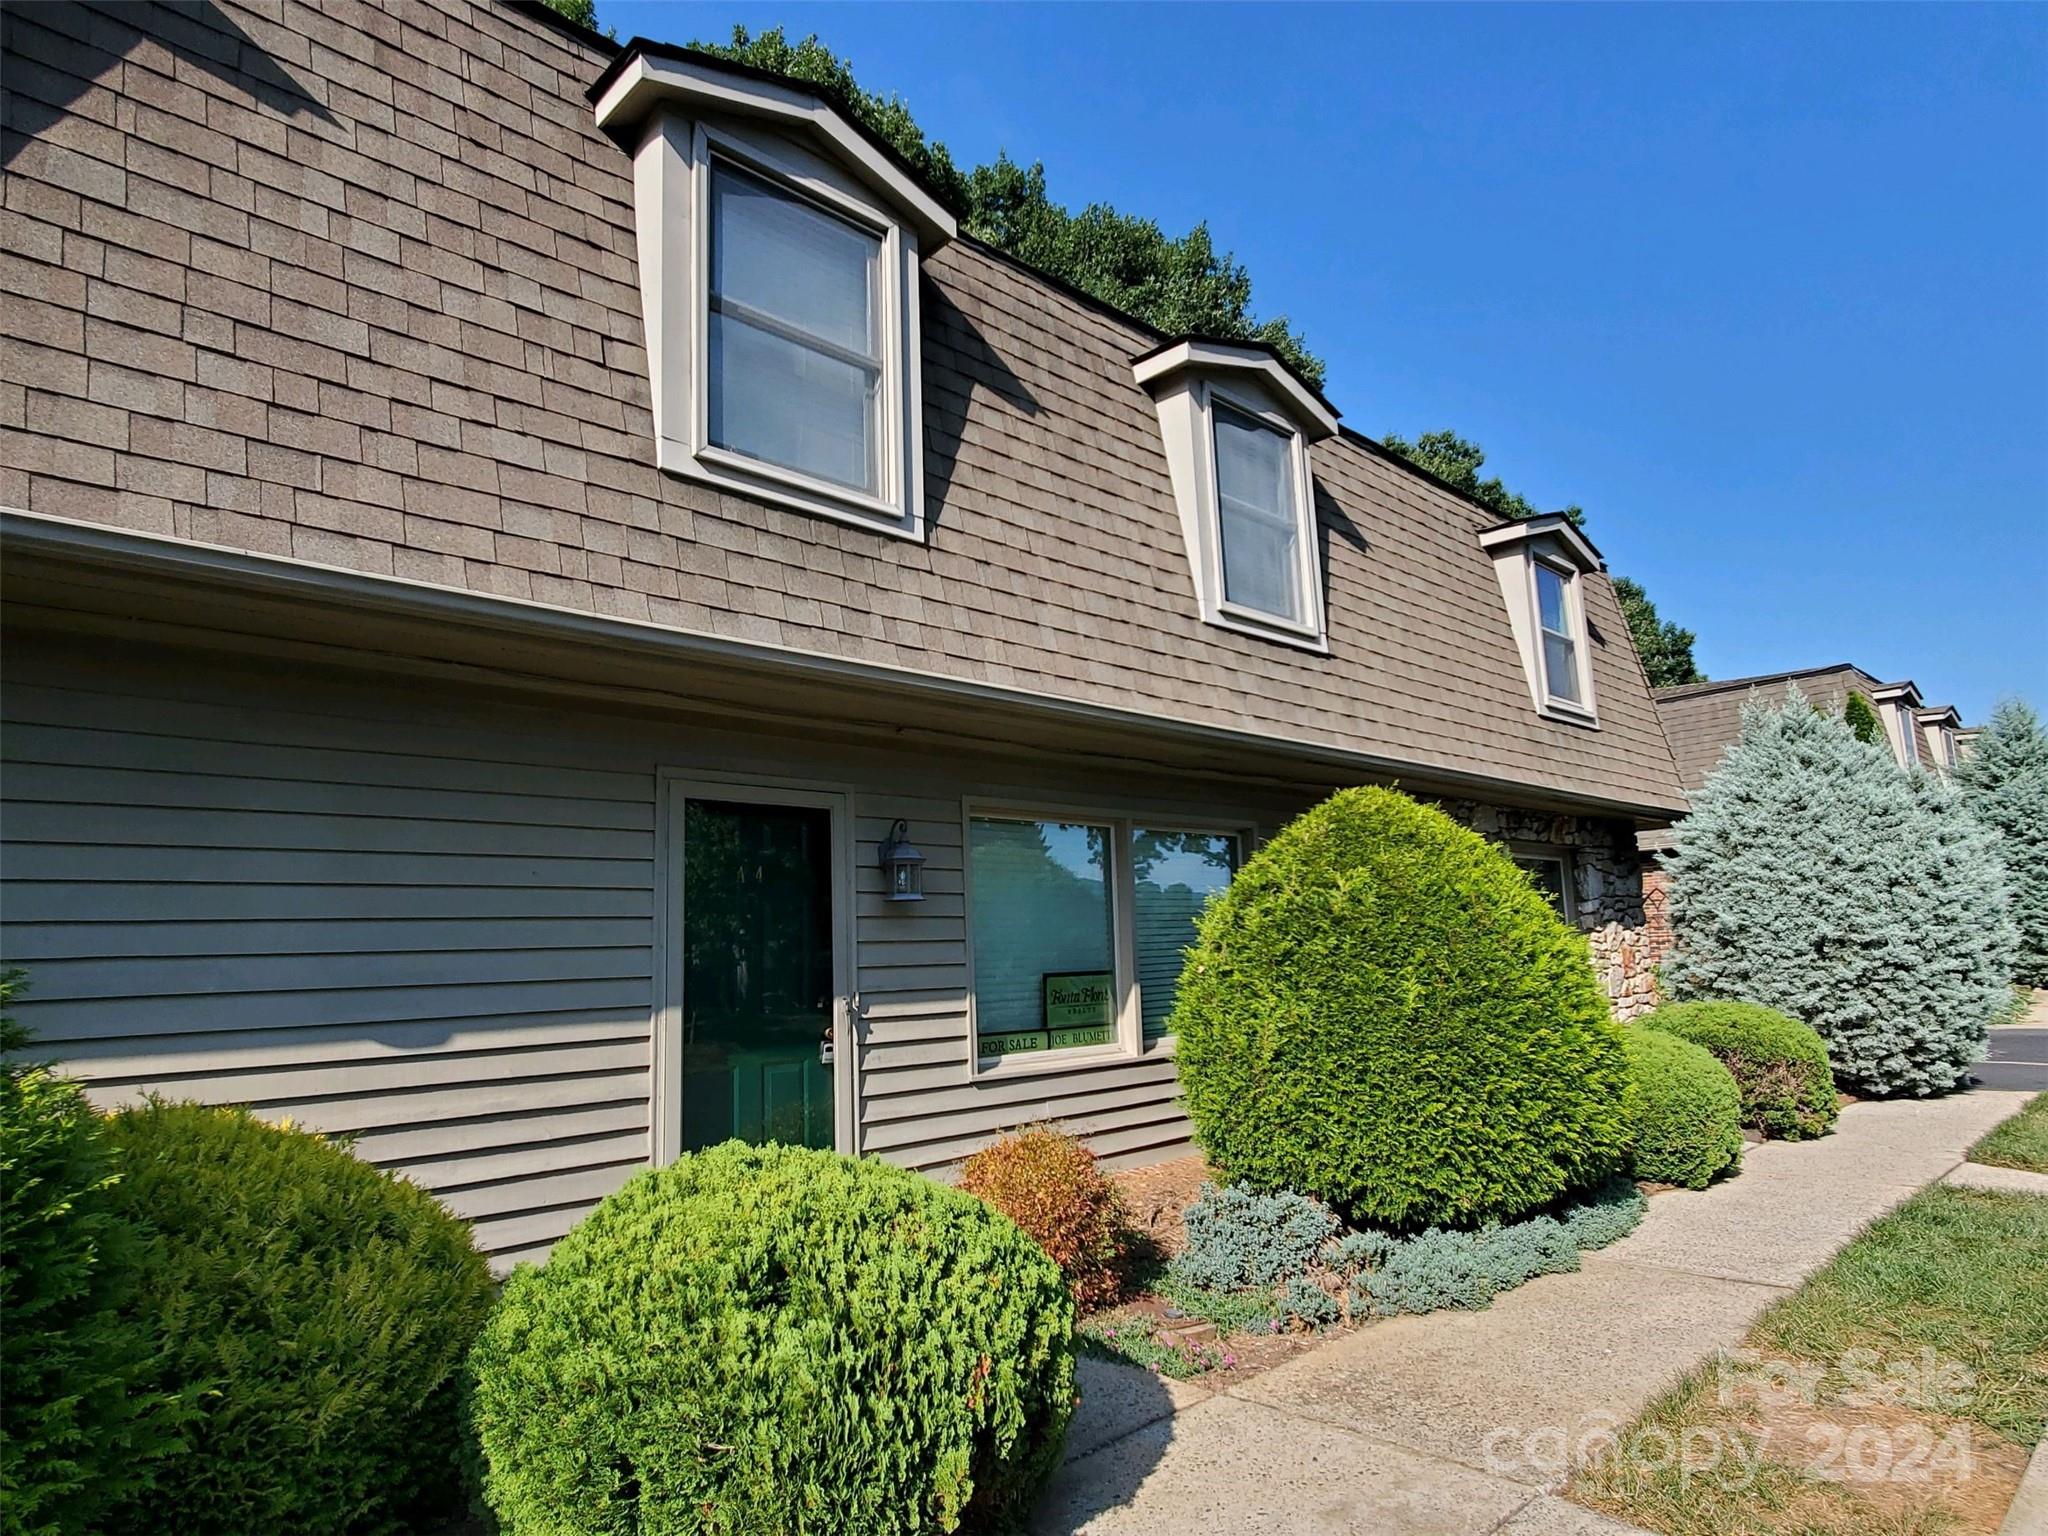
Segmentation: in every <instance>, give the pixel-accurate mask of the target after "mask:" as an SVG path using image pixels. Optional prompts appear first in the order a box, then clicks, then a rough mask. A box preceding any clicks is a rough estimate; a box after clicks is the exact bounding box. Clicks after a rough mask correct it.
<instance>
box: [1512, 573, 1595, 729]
mask: <svg viewBox="0 0 2048 1536" xmlns="http://www.w3.org/2000/svg"><path fill="white" fill-rule="evenodd" d="M1544 569H1547V570H1549V572H1550V573H1551V574H1552V575H1553V576H1555V577H1557V578H1558V580H1559V582H1560V584H1561V586H1562V588H1563V597H1564V608H1565V614H1564V622H1565V638H1566V639H1567V640H1569V641H1570V642H1571V646H1572V660H1573V661H1575V662H1576V663H1577V664H1578V674H1579V675H1578V684H1579V693H1580V694H1581V696H1582V697H1581V698H1580V699H1568V698H1565V697H1564V696H1563V695H1562V694H1560V693H1558V692H1557V691H1556V690H1555V689H1554V688H1552V687H1551V684H1550V655H1549V652H1548V651H1547V650H1546V649H1545V647H1544V644H1543V637H1544V636H1545V635H1546V634H1550V633H1553V631H1550V630H1546V629H1545V628H1544V627H1543V594H1542V590H1541V588H1540V586H1539V584H1538V576H1537V572H1538V571H1539V570H1544ZM1583 578H1584V573H1583V572H1582V571H1580V570H1579V568H1578V567H1577V566H1575V565H1572V564H1570V563H1569V562H1567V561H1563V560H1555V559H1552V558H1551V557H1550V556H1548V555H1543V554H1532V555H1531V556H1530V557H1529V615H1530V618H1531V620H1532V621H1533V622H1534V624H1535V626H1536V669H1537V672H1538V674H1539V676H1540V678H1541V685H1542V689H1543V704H1544V707H1545V708H1546V709H1547V710H1550V711H1554V712H1556V713H1558V714H1561V715H1567V716H1577V717H1580V718H1583V719H1586V720H1593V719H1596V718H1597V716H1596V715H1595V713H1594V710H1593V667H1592V647H1591V645H1590V644H1589V643H1588V639H1587V634H1586V597H1585V593H1584V591H1583V590H1582V589H1581V587H1580V585H1579V583H1580V582H1581V580H1582V579H1583Z"/></svg>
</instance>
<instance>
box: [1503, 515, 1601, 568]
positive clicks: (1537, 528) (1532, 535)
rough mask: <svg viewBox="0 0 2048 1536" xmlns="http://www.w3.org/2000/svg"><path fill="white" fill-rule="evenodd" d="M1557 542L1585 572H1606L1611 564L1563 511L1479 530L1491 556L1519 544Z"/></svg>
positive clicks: (1563, 551)
mask: <svg viewBox="0 0 2048 1536" xmlns="http://www.w3.org/2000/svg"><path fill="white" fill-rule="evenodd" d="M1544 538H1548V539H1555V540H1556V541H1557V543H1558V544H1559V545H1560V546H1561V547H1562V553H1564V554H1565V555H1566V556H1568V557H1569V558H1570V560H1571V562H1572V563H1573V564H1574V565H1576V566H1577V567H1578V568H1579V569H1580V570H1582V571H1604V570H1606V569H1607V562H1606V561H1605V560H1603V559H1602V558H1601V557H1600V551H1599V550H1597V549H1595V548H1594V547H1593V541H1592V540H1591V539H1589V538H1587V537H1586V536H1585V535H1584V534H1583V533H1581V532H1579V530H1578V529H1577V528H1576V527H1574V526H1573V525H1572V520H1571V519H1570V518H1568V517H1566V516H1565V515H1564V514H1563V513H1562V512H1546V513H1544V514H1543V515H1542V516H1541V517H1531V518H1526V519H1524V520H1523V521H1521V522H1516V523H1496V524H1495V525H1494V526H1493V527H1491V528H1482V529H1480V530H1479V547H1480V548H1481V549H1484V550H1486V551H1487V552H1488V553H1489V554H1491V553H1495V552H1497V551H1499V550H1503V549H1507V548H1510V547H1512V546H1513V545H1516V544H1527V543H1531V542H1533V541H1534V540H1537V539H1544Z"/></svg>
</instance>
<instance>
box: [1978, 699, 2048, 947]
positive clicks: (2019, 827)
mask: <svg viewBox="0 0 2048 1536" xmlns="http://www.w3.org/2000/svg"><path fill="white" fill-rule="evenodd" d="M1956 782H1957V783H1958V784H1959V785H1961V786H1962V792H1963V803H1964V804H1965V805H1967V806H1968V807H1969V809H1970V814H1971V815H1972V816H1974V817H1976V819H1977V820H1978V821H1979V822H1981V823H1982V824H1983V825H1984V826H1986V827H1988V828H1989V829H1990V830H1991V831H1992V833H1993V834H1994V835H1995V836H1996V837H1997V839H1998V857H1999V859H2000V861H2001V862H2002V863H2003V864H2004V865H2005V872H2006V879H2007V882H2008V886H2009V891H2010V896H2011V911H2012V921H2013V927H2014V930H2015V933H2014V945H2013V951H2012V957H2011V969H2012V975H2013V980H2014V981H2016V982H2018V983H2019V984H2020V985H2022V986H2027V987H2048V731H2044V730H2043V729H2042V728H2041V721H2040V718H2039V717H2038V716H2037V715H2035V713H2034V712H2033V710H2031V709H2029V708H2028V707H2027V706H2026V705H2024V704H2022V703H2020V702H2019V701H2018V700H2017V699H2008V700H2007V701H2006V702H2005V703H2003V704H2000V705H1999V706H1998V708H1997V709H1996V710H1994V711H1993V712H1992V715H1991V723H1990V724H1989V725H1987V726H1986V727H1985V728H1984V729H1983V730H1982V731H1981V732H1980V733H1979V734H1978V736H1977V745H1976V748H1975V749H1974V750H1973V751H1972V752H1971V754H1970V755H1969V757H1968V758H1966V759H1964V761H1963V765H1962V767H1961V769H1960V770H1959V771H1958V772H1957V774H1956Z"/></svg>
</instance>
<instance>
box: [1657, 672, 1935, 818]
mask: <svg viewBox="0 0 2048 1536" xmlns="http://www.w3.org/2000/svg"><path fill="white" fill-rule="evenodd" d="M1788 686H1793V687H1797V688H1798V689H1799V691H1800V693H1801V694H1803V695H1804V696H1805V698H1806V700H1807V702H1808V703H1810V704H1812V705H1814V706H1815V707H1816V708H1819V709H1825V710H1828V711H1830V712H1831V713H1834V714H1840V713H1841V712H1842V710H1843V709H1844V708H1845V707H1846V706H1847V704H1848V702H1849V696H1850V695H1851V694H1852V693H1853V694H1860V695H1862V697H1863V700H1864V702H1865V703H1867V704H1869V705H1870V706H1871V708H1872V709H1873V710H1874V711H1875V712H1876V715H1877V719H1878V724H1879V725H1880V726H1881V727H1882V728H1883V731H1884V744H1885V746H1886V748H1887V749H1888V750H1889V751H1890V752H1891V754H1892V757H1893V758H1894V759H1896V760H1897V762H1898V764H1899V766H1900V767H1902V768H1904V767H1909V766H1917V767H1920V768H1924V769H1927V770H1928V771H1929V772H1932V773H1937V774H1940V775H1942V776H1944V777H1946V776H1947V775H1948V774H1950V773H1952V772H1954V771H1955V768H1956V765H1957V764H1958V763H1960V762H1961V761H1962V759H1963V756H1964V755H1965V754H1966V753H1967V751H1968V746H1969V742H1970V740H1972V739H1974V736H1975V732H1973V731H1967V730H1965V729H1964V728H1963V723H1962V716H1961V715H1959V714H1958V713H1957V712H1956V710H1955V708H1954V707H1953V706H1951V705H1947V704H1943V705H1938V706H1932V707H1930V706H1927V705H1924V704H1923V703H1922V702H1921V699H1920V690H1919V688H1918V687H1916V686H1915V685H1914V684H1913V683H1912V682H1911V681H1910V680H1908V681H1905V682H1896V683H1881V682H1879V681H1878V680H1877V678H1876V677H1875V676H1873V675H1872V674H1871V673H1869V672H1866V671H1864V670H1863V669H1862V668H1861V667H1854V666H1851V665H1849V663H1847V662H1841V663H1838V664H1837V665H1835V666H1832V667H1809V668H1808V669H1807V670H1805V671H1803V672H1772V673H1769V674H1766V675H1764V676H1760V677H1735V678H1729V679H1728V680H1727V681H1725V682H1708V683H1684V684H1680V685H1679V686H1677V687H1672V688H1659V689H1657V690H1656V697H1657V712H1658V714H1660V715H1661V716H1662V717H1663V720H1664V734H1665V735H1666V736H1667V737H1669V738H1670V741H1671V751H1672V755H1673V756H1674V757H1676V758H1677V760H1678V770H1679V773H1680V775H1681V776H1682V777H1683V779H1684V781H1685V787H1686V789H1687V790H1688V791H1690V790H1694V789H1697V788H1699V786H1700V785H1701V784H1703V783H1704V782H1705V781H1706V777H1707V775H1708V774H1709V773H1711V772H1713V770H1714V768H1715V766H1716V765H1717V764H1719V762H1720V761H1721V754H1722V753H1723V752H1725V751H1726V750H1727V749H1728V748H1729V747H1732V746H1733V745H1734V744H1735V741H1736V738H1737V737H1738V736H1739V735H1740V734H1741V724H1742V719H1741V717H1742V706H1743V705H1744V704H1745V703H1747V702H1748V701H1749V700H1750V699H1751V698H1753V697H1755V696H1757V695H1763V696H1764V697H1766V698H1768V699H1771V700H1773V701H1775V700H1779V699H1782V698H1783V697H1784V696H1785V690H1786V688H1787V687H1788Z"/></svg>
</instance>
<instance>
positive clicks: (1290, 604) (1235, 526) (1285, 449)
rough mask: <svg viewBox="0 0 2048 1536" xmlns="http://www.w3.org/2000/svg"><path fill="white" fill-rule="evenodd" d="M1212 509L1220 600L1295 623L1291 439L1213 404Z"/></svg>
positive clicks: (1297, 528)
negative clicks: (1218, 545)
mask: <svg viewBox="0 0 2048 1536" xmlns="http://www.w3.org/2000/svg"><path fill="white" fill-rule="evenodd" d="M1216 509H1217V520H1218V523H1219V525H1220V526H1219V532H1220V533H1221V534H1222V545H1223V597H1224V600H1225V601H1226V602H1231V603H1236V604H1239V605H1240V606H1242V607H1245V608H1255V609H1257V610H1258V611H1259V612H1260V613H1268V614H1271V615H1273V616H1274V617H1275V618H1280V619H1286V620H1288V621H1289V622H1290V623H1296V624H1298V623H1300V622H1301V617H1302V614H1301V548H1300V539H1301V525H1300V516H1299V513H1298V510H1297V507H1296V501H1295V494H1294V439H1293V437H1291V436H1290V435H1288V434H1287V433H1284V432H1278V431H1275V430H1274V429H1273V428H1272V427H1269V426H1267V425H1266V424H1265V423H1264V422H1262V421H1259V420H1257V419H1255V418H1253V417H1250V416H1246V415H1244V414H1243V413H1241V412H1238V411H1233V410H1231V409H1230V408H1229V407H1228V406H1225V405H1218V406H1217V407H1216Z"/></svg>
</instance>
